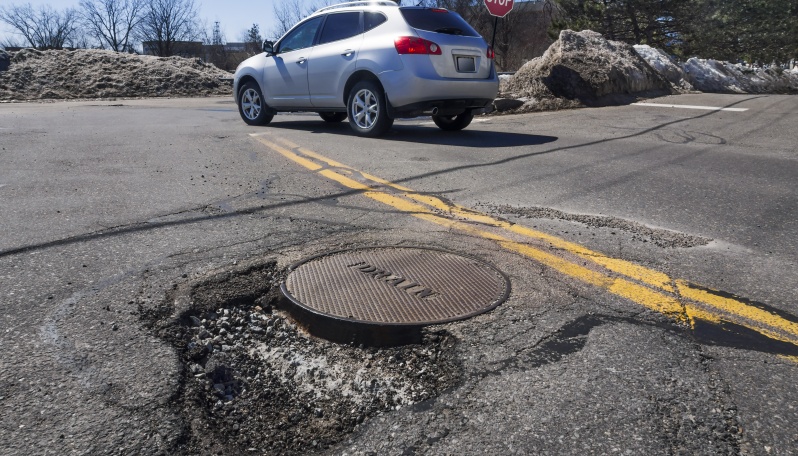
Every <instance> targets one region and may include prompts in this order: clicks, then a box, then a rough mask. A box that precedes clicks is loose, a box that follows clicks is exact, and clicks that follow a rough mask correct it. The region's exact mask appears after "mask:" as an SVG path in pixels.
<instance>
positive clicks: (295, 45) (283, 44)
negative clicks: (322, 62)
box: [277, 17, 323, 53]
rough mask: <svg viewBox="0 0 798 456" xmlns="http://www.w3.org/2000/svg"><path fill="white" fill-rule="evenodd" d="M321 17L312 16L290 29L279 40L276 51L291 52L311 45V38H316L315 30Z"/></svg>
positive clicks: (319, 23)
mask: <svg viewBox="0 0 798 456" xmlns="http://www.w3.org/2000/svg"><path fill="white" fill-rule="evenodd" d="M322 19H323V18H322V17H314V18H313V19H310V20H309V21H307V22H305V23H304V24H301V25H300V26H299V27H297V28H295V29H294V30H292V31H291V33H289V34H288V35H287V36H286V37H285V38H283V39H282V41H280V44H279V45H278V46H279V47H278V49H277V52H278V53H283V52H291V51H296V50H298V49H304V48H308V47H311V46H313V40H314V39H315V38H316V32H317V31H318V30H319V25H321V20H322Z"/></svg>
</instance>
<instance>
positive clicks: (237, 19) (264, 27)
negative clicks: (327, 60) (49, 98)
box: [0, 0, 311, 43]
mask: <svg viewBox="0 0 798 456" xmlns="http://www.w3.org/2000/svg"><path fill="white" fill-rule="evenodd" d="M275 1H279V0H249V1H244V0H227V1H211V0H204V1H202V0H195V4H196V5H197V6H198V9H199V15H200V19H201V20H202V21H203V22H206V23H207V25H208V27H209V33H210V30H212V28H213V23H214V22H215V21H219V26H220V27H221V29H222V32H223V33H224V36H225V38H226V39H227V41H239V39H240V38H241V35H242V34H243V33H244V31H246V30H248V29H249V28H250V27H252V24H253V23H254V24H258V25H259V26H260V30H261V35H263V36H264V38H266V37H267V35H268V32H269V31H270V30H271V29H273V28H274V26H275V24H274V22H273V20H272V16H273V15H274V2H275ZM0 3H2V5H3V6H10V5H24V4H26V3H30V4H31V5H33V7H34V8H38V7H39V6H40V5H50V6H52V7H53V8H55V9H57V10H63V9H66V8H70V7H72V8H77V7H78V5H79V0H49V1H41V0H39V1H37V0H2V2H0ZM306 3H311V2H310V1H307V0H306ZM11 33H12V29H10V28H9V27H8V26H7V25H6V24H5V23H4V22H2V23H0V43H2V42H5V41H6V38H9V37H12V35H11ZM13 38H16V40H17V41H19V42H22V41H23V40H22V38H21V37H19V36H18V35H17V36H13Z"/></svg>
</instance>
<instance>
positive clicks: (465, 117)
mask: <svg viewBox="0 0 798 456" xmlns="http://www.w3.org/2000/svg"><path fill="white" fill-rule="evenodd" d="M473 119H474V114H473V113H472V112H471V111H466V112H464V113H462V114H458V115H456V116H432V121H433V122H435V125H437V126H438V128H440V129H441V130H445V131H457V130H462V129H463V128H465V127H467V126H468V124H470V123H471V121H472V120H473Z"/></svg>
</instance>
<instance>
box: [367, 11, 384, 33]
mask: <svg viewBox="0 0 798 456" xmlns="http://www.w3.org/2000/svg"><path fill="white" fill-rule="evenodd" d="M387 20H388V18H387V17H385V16H383V15H382V14H380V13H374V12H365V13H363V25H364V28H365V31H366V32H368V31H369V30H371V29H373V28H375V27H377V26H378V25H380V24H382V23H384V22H385V21H387Z"/></svg>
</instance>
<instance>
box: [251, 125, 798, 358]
mask: <svg viewBox="0 0 798 456" xmlns="http://www.w3.org/2000/svg"><path fill="white" fill-rule="evenodd" d="M252 137H254V138H255V139H256V140H257V141H259V142H260V143H262V144H263V145H265V146H266V147H268V148H270V149H272V150H274V151H275V152H278V153H279V154H281V155H283V156H284V157H286V158H288V159H290V160H292V161H294V162H296V163H298V164H299V165H302V166H303V167H305V168H307V169H308V170H310V171H312V172H316V173H318V174H320V175H322V176H324V177H326V178H328V179H330V180H333V181H335V182H338V183H339V184H341V185H343V186H345V187H348V188H350V189H353V190H357V191H361V192H362V194H363V195H364V196H366V197H368V198H371V199H373V200H375V201H378V202H380V203H383V204H385V205H388V206H390V207H392V208H394V209H397V210H400V211H402V212H405V213H407V214H409V215H412V216H414V217H417V218H419V219H422V220H426V221H429V222H432V223H435V224H437V225H441V226H444V227H446V228H449V229H452V230H458V231H461V232H464V233H468V234H470V235H474V236H479V237H481V238H484V239H489V240H492V241H495V242H496V243H497V244H498V245H500V246H501V247H502V248H504V249H506V250H508V251H511V252H514V253H517V254H520V255H522V256H524V257H526V258H529V259H532V260H534V261H536V262H539V263H541V264H543V265H545V266H547V267H550V268H552V269H554V270H556V271H559V272H560V273H562V274H565V275H567V276H569V277H573V278H575V279H578V280H580V281H582V282H584V283H587V284H590V285H593V286H596V287H599V288H602V289H604V290H607V291H609V292H610V293H613V294H615V295H618V296H621V297H623V298H626V299H628V300H630V301H633V302H636V303H638V304H640V305H642V306H643V307H646V308H648V309H651V310H654V311H657V312H660V313H662V314H665V315H667V316H668V317H670V318H672V319H673V320H675V321H677V322H683V323H687V324H689V325H690V326H691V327H695V325H696V322H697V321H699V320H703V321H707V322H710V323H717V324H722V323H733V324H736V325H740V326H743V327H746V328H748V329H751V330H753V331H756V332H758V333H759V334H761V335H763V336H765V337H767V338H770V339H773V340H777V341H781V342H786V343H789V344H793V345H796V346H798V323H796V322H793V321H790V320H788V319H786V318H784V317H782V316H780V315H778V314H777V313H774V312H770V311H768V310H766V309H762V308H760V307H757V306H755V305H752V304H750V303H748V302H747V301H746V300H744V299H736V298H735V297H732V296H725V295H723V294H722V293H720V292H714V291H713V290H710V289H708V288H705V287H700V286H697V285H694V284H692V283H690V282H688V281H685V280H679V279H673V278H671V277H669V276H668V275H667V274H664V273H662V272H659V271H655V270H653V269H649V268H646V267H644V266H641V265H638V264H635V263H631V262H629V261H626V260H622V259H618V258H611V257H608V256H606V255H604V254H602V253H599V252H595V251H592V250H590V249H587V248H585V247H584V246H582V245H579V244H576V243H573V242H569V241H566V240H564V239H560V238H558V237H555V236H552V235H549V234H546V233H543V232H541V231H537V230H533V229H530V228H527V227H525V226H522V225H518V224H515V223H511V222H508V221H506V220H502V219H499V218H496V217H492V216H490V215H487V214H483V213H480V212H477V211H474V210H471V209H468V208H465V207H462V206H458V205H456V204H453V203H451V202H447V201H444V200H442V199H440V198H436V197H434V196H430V195H424V194H420V193H418V192H415V191H413V190H411V189H410V188H407V187H404V186H401V185H397V184H395V183H392V182H389V181H387V180H385V179H381V178H379V177H376V176H372V175H370V174H368V173H365V172H363V171H359V170H357V169H354V168H352V167H349V166H346V165H344V164H342V163H339V162H337V161H335V160H332V159H330V158H327V157H324V156H322V155H320V154H318V153H316V152H314V151H311V150H308V149H306V148H303V147H301V146H299V145H297V144H294V143H292V142H290V141H288V140H285V139H282V138H277V137H273V136H270V135H268V134H253V135H252Z"/></svg>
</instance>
